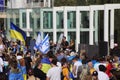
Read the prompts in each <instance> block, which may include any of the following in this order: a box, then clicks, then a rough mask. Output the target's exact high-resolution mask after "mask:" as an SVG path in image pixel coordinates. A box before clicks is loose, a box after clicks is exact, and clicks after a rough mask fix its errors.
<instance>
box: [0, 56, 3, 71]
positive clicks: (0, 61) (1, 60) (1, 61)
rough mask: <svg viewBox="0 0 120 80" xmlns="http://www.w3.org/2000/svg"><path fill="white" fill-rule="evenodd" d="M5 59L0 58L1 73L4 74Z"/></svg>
mask: <svg viewBox="0 0 120 80" xmlns="http://www.w3.org/2000/svg"><path fill="white" fill-rule="evenodd" d="M3 65H4V63H3V59H2V58H1V57H0V72H3Z"/></svg>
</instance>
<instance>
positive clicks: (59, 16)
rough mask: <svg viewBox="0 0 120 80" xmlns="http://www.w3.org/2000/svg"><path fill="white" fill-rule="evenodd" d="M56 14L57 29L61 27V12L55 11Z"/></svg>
mask: <svg viewBox="0 0 120 80" xmlns="http://www.w3.org/2000/svg"><path fill="white" fill-rule="evenodd" d="M56 15H57V17H56V24H57V29H63V12H57V13H56Z"/></svg>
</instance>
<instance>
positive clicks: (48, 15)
mask: <svg viewBox="0 0 120 80" xmlns="http://www.w3.org/2000/svg"><path fill="white" fill-rule="evenodd" d="M43 28H44V29H52V28H53V17H52V12H51V11H44V12H43Z"/></svg>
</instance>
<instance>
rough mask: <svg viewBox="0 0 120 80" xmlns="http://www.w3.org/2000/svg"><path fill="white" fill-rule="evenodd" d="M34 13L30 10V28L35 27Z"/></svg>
mask: <svg viewBox="0 0 120 80" xmlns="http://www.w3.org/2000/svg"><path fill="white" fill-rule="evenodd" d="M33 17H34V15H33V14H32V13H31V12H30V28H33V27H34V22H33V21H34V18H33Z"/></svg>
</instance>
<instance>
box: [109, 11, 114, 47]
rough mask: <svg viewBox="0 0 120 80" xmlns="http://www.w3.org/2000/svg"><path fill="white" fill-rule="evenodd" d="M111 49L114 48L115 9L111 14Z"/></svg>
mask: <svg viewBox="0 0 120 80" xmlns="http://www.w3.org/2000/svg"><path fill="white" fill-rule="evenodd" d="M110 48H114V9H111V12H110Z"/></svg>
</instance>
